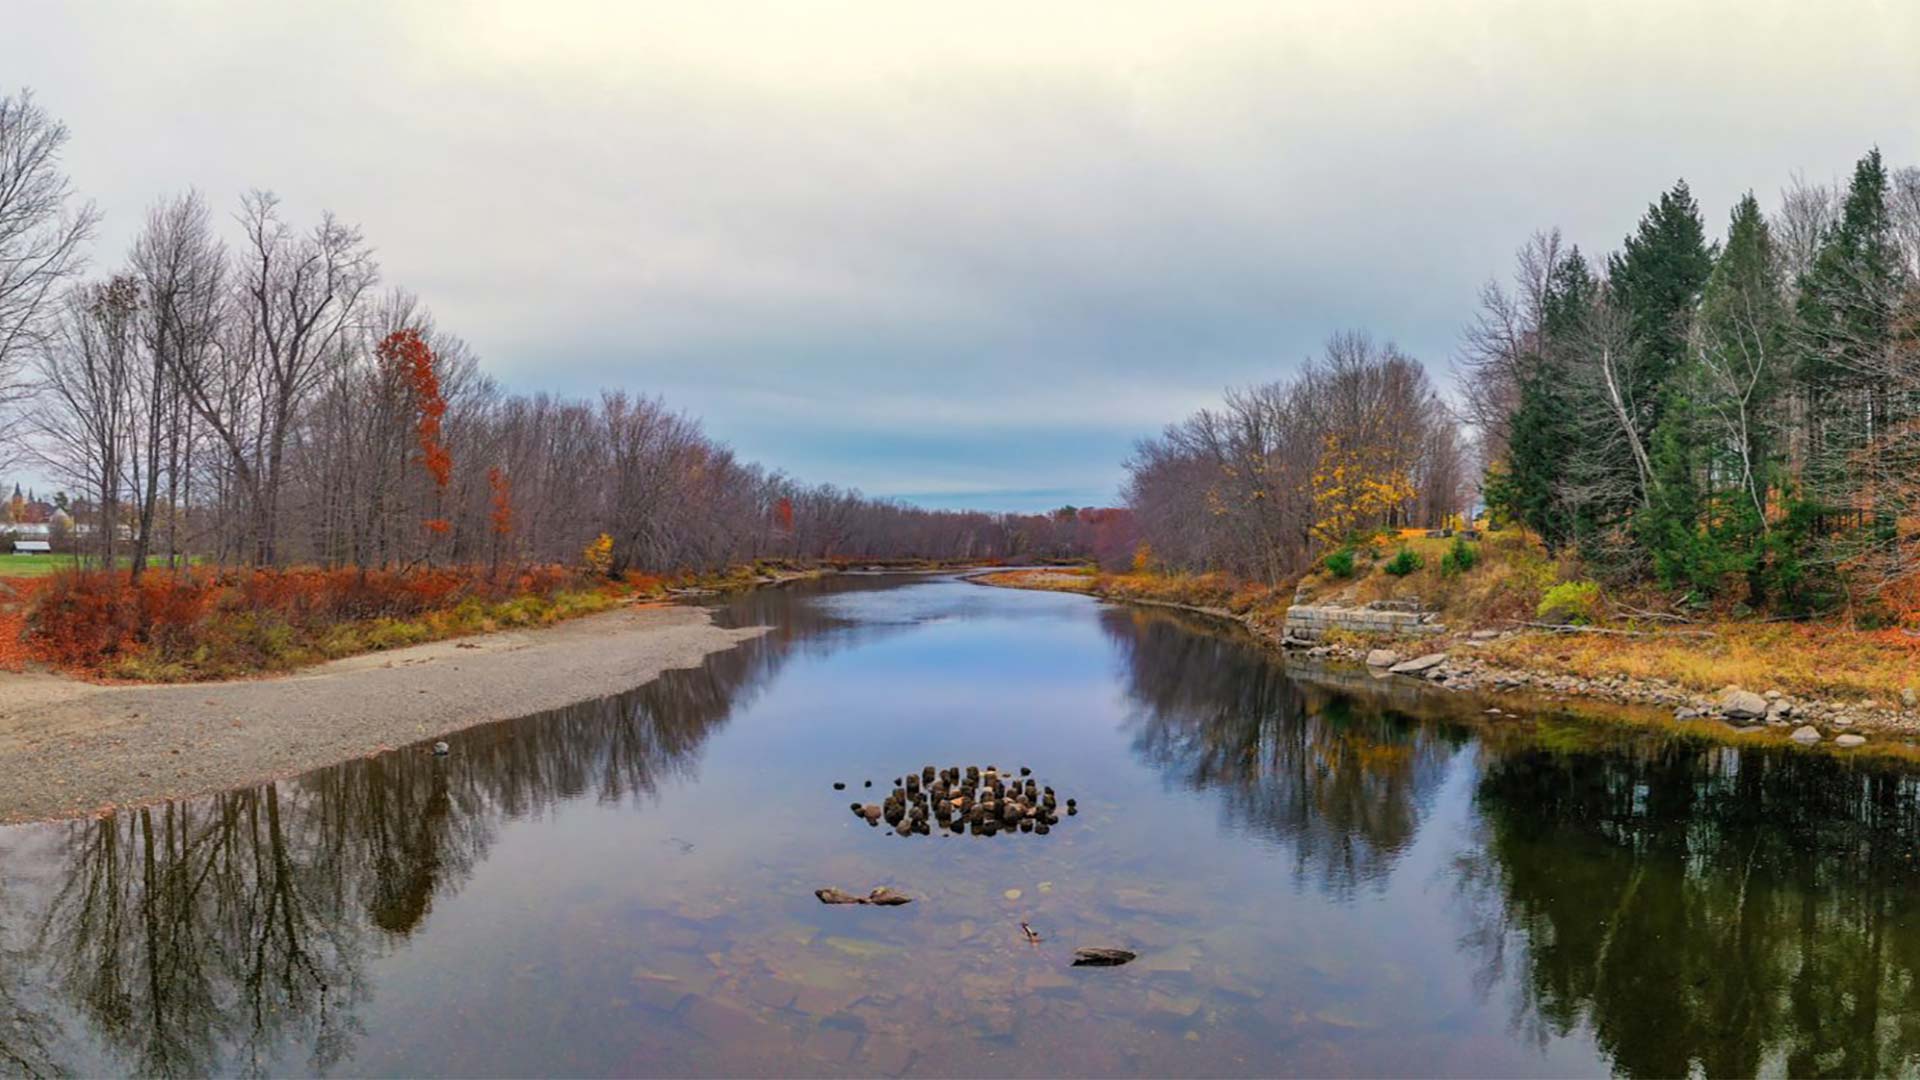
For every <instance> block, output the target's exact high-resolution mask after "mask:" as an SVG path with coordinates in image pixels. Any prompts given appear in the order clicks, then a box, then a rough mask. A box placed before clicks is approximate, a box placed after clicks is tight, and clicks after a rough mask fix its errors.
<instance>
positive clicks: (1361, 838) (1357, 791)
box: [1101, 608, 1468, 893]
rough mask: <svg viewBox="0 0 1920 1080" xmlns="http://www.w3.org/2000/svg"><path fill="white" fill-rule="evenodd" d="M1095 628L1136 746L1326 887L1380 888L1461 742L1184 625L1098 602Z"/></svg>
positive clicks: (1363, 693) (1247, 644)
mask: <svg viewBox="0 0 1920 1080" xmlns="http://www.w3.org/2000/svg"><path fill="white" fill-rule="evenodd" d="M1101 625H1102V626H1103V627H1104V628H1105V630H1106V632H1107V634H1108V636H1109V637H1111V638H1112V639H1113V641H1114V642H1115V643H1116V645H1117V647H1118V650H1119V652H1120V653H1121V655H1122V656H1123V657H1124V658H1125V661H1126V663H1125V669H1126V690H1127V693H1128V695H1129V697H1130V699H1131V702H1132V704H1133V705H1134V706H1135V709H1134V713H1133V716H1132V718H1131V723H1132V724H1133V725H1134V747H1135V750H1136V752H1137V753H1139V754H1140V755H1141V756H1142V757H1144V758H1145V759H1146V760H1148V761H1150V762H1152V763H1153V764H1154V765H1155V766H1156V767H1158V768H1159V769H1160V770H1161V771H1162V772H1163V773H1164V774H1165V775H1167V776H1168V777H1170V778H1173V779H1175V780H1177V781H1178V782H1180V783H1183V784H1185V785H1187V786H1188V787H1191V788H1193V789H1196V790H1211V791H1213V792H1215V793H1216V794H1218V795H1219V797H1220V798H1221V800H1222V805H1223V807H1224V809H1225V813H1226V815H1227V818H1228V820H1229V821H1231V822H1233V823H1234V824H1235V825H1236V826H1238V827H1241V828H1244V829H1247V830H1250V831H1252V832H1254V833H1256V834H1258V835H1260V836H1263V837H1266V838H1269V839H1271V840H1273V841H1274V842H1276V843H1279V844H1281V845H1283V846H1284V847H1285V848H1286V849H1288V850H1289V851H1290V852H1291V854H1292V858H1293V862H1294V866H1295V871H1296V873H1297V874H1300V875H1302V876H1303V877H1308V876H1310V877H1311V878H1312V879H1313V881H1314V882H1315V884H1316V885H1318V886H1319V887H1320V888H1322V889H1325V890H1328V891H1332V892H1335V893H1340V892H1345V891H1348V890H1351V889H1353V888H1355V887H1357V886H1359V885H1361V884H1362V883H1367V882H1372V883H1376V884H1380V883H1384V882H1385V880H1386V877H1387V875H1388V874H1389V873H1390V872H1391V870H1392V869H1393V866H1394V864H1395V861H1396V858H1397V857H1398V856H1399V854H1400V853H1401V852H1402V851H1404V850H1405V849H1406V847H1407V845H1408V844H1410V843H1411V842H1412V840H1413V838H1414V835H1415V833H1417V832H1418V831H1419V828H1420V822H1421V819H1422V817H1423V814H1424V812H1425V809H1426V807H1427V805H1428V804H1429V802H1430V800H1431V798H1432V796H1433V793H1434V791H1435V789H1436V788H1437V787H1438V786H1439V784H1440V781H1441V780H1442V779H1444V778H1445V775H1446V771H1447V763H1448V761H1449V760H1450V759H1451V758H1452V757H1453V755H1454V754H1455V752H1456V751H1458V750H1459V749H1460V747H1461V746H1462V745H1464V744H1465V742H1466V741H1467V737H1468V736H1467V733H1466V731H1465V730H1464V729H1462V728H1458V727H1454V726H1451V725H1445V724H1434V723H1422V722H1421V721H1419V720H1417V719H1415V718H1414V717H1413V716H1412V715H1410V714H1408V713H1403V712H1401V711H1400V710H1399V709H1397V708H1396V707H1395V705H1394V701H1393V699H1392V697H1391V696H1390V691H1389V689H1388V688H1387V687H1385V686H1380V687H1372V686H1368V685H1367V684H1366V683H1365V681H1364V677H1363V678H1362V679H1360V680H1348V681H1346V683H1345V685H1343V686H1340V687H1338V688H1329V687H1327V686H1325V685H1314V684H1312V683H1309V682H1304V681H1301V680H1299V679H1298V678H1295V677H1290V676H1289V674H1288V671H1287V668H1286V667H1285V665H1284V664H1282V663H1281V662H1279V661H1278V660H1276V659H1275V658H1274V657H1273V655H1272V654H1271V653H1270V652H1268V651H1267V650H1265V649H1264V648H1262V647H1261V646H1259V645H1258V644H1257V643H1255V642H1253V641H1251V640H1250V639H1248V638H1246V637H1245V636H1243V635H1240V634H1226V633H1221V632H1219V631H1218V627H1216V626H1213V625H1211V624H1210V623H1207V622H1202V621H1199V620H1196V619H1194V618H1192V617H1188V616H1183V615H1178V614H1175V613H1173V612H1168V611H1160V610H1144V609H1122V608H1110V609H1107V610H1106V611H1104V612H1102V615H1101Z"/></svg>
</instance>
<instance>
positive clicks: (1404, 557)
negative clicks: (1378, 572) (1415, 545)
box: [1380, 548, 1421, 577]
mask: <svg viewBox="0 0 1920 1080" xmlns="http://www.w3.org/2000/svg"><path fill="white" fill-rule="evenodd" d="M1420 566H1421V561H1420V556H1418V555H1415V554H1414V553H1413V552H1412V551H1411V550H1409V549H1407V548H1401V549H1400V550H1399V551H1398V552H1396V553H1394V556H1393V558H1391V559H1388V560H1387V561H1386V563H1385V564H1384V565H1382V566H1381V567H1380V569H1382V570H1385V571H1386V572H1387V573H1389V574H1392V575H1393V576H1394V577H1406V576H1407V575H1408V574H1411V573H1413V572H1414V571H1415V570H1418V569H1420Z"/></svg>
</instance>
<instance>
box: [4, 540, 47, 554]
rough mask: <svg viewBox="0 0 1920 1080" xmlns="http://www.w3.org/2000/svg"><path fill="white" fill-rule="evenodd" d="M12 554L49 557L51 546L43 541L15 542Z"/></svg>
mask: <svg viewBox="0 0 1920 1080" xmlns="http://www.w3.org/2000/svg"><path fill="white" fill-rule="evenodd" d="M13 553H14V554H15V555H51V554H53V545H52V544H51V543H49V542H47V541H45V540H15V541H14V542H13Z"/></svg>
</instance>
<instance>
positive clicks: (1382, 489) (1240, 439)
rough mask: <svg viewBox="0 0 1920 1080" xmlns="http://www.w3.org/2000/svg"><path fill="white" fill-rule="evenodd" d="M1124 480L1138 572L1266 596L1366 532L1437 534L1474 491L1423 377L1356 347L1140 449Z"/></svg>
mask: <svg viewBox="0 0 1920 1080" xmlns="http://www.w3.org/2000/svg"><path fill="white" fill-rule="evenodd" d="M1127 471H1128V474H1129V481H1128V486H1127V500H1128V503H1129V504H1130V505H1131V507H1132V509H1133V511H1134V517H1135V520H1136V521H1137V522H1138V525H1139V529H1140V532H1141V535H1142V537H1143V539H1144V540H1145V541H1146V543H1147V545H1148V552H1147V553H1148V555H1149V561H1151V562H1152V563H1154V564H1157V565H1160V566H1163V567H1168V568H1172V569H1177V570H1193V571H1212V570H1224V571H1227V572H1230V573H1233V574H1236V575H1239V576H1242V577H1246V578H1249V579H1254V580H1261V581H1266V582H1268V583H1269V584H1272V583H1277V582H1279V581H1280V580H1281V579H1282V578H1285V577H1287V576H1288V575H1291V574H1295V573H1298V572H1299V571H1300V570H1302V569H1304V568H1305V567H1306V566H1307V565H1308V564H1309V563H1310V562H1312V560H1313V559H1314V558H1316V557H1317V556H1318V555H1320V554H1321V553H1323V552H1325V551H1327V550H1329V549H1331V548H1335V547H1339V546H1341V545H1344V544H1347V543H1350V542H1352V541H1353V540H1354V539H1355V538H1356V537H1358V536H1361V535H1363V534H1365V533H1367V532H1370V531H1372V530H1375V529H1379V528H1383V527H1392V526H1409V525H1430V526H1440V525H1444V524H1447V523H1449V522H1450V521H1451V520H1452V519H1454V518H1455V516H1456V515H1458V514H1459V512H1460V511H1461V510H1462V509H1463V507H1464V506H1465V505H1466V502H1467V498H1468V496H1469V494H1470V493H1471V491H1472V482H1471V474H1472V469H1471V467H1470V462H1469V455H1468V453H1467V448H1466V444H1465V443H1464V441H1463V440H1462V436H1461V432H1460V425H1459V424H1458V423H1457V422H1456V420H1455V418H1454V416H1453V414H1452V412H1451V411H1450V410H1449V409H1448V407H1447V405H1446V403H1445V402H1444V401H1443V400H1442V399H1441V397H1440V395H1439V394H1438V393H1437V392H1436V391H1435V390H1434V388H1433V385H1432V384H1431V383H1430V382H1429V381H1428V379H1427V373H1426V369H1424V368H1423V367H1421V365H1420V362H1419V361H1418V360H1415V359H1413V358H1412V357H1410V356H1407V355H1406V354H1405V353H1402V352H1401V351H1400V350H1399V349H1397V348H1395V347H1394V346H1392V345H1386V346H1381V345H1377V344H1375V343H1374V342H1373V340H1372V339H1370V338H1368V337H1367V336H1366V335H1364V334H1358V333H1348V334H1341V335H1338V336H1336V337H1334V338H1333V339H1332V340H1331V341H1329V342H1328V343H1327V347H1326V351H1325V354H1324V355H1323V356H1321V357H1319V358H1317V359H1315V360H1313V361H1310V362H1309V363H1308V364H1307V365H1306V368H1305V370H1304V371H1302V372H1301V373H1300V375H1299V376H1298V377H1296V378H1293V379H1290V380H1287V381H1283V382H1275V383H1268V384H1266V385H1264V386H1257V387H1253V388H1252V389H1248V390H1242V391H1236V392H1233V393H1230V394H1228V395H1227V398H1226V401H1225V402H1224V403H1223V404H1222V405H1221V406H1220V407H1219V408H1215V409H1203V410H1201V411H1200V412H1197V413H1195V414H1194V415H1192V416H1191V417H1188V418H1187V419H1186V420H1184V421H1182V422H1181V423H1178V424H1175V425H1173V426H1171V427H1169V428H1167V430H1166V431H1164V432H1162V433H1161V434H1160V435H1158V436H1156V437H1153V438H1150V439H1144V440H1142V441H1141V442H1140V443H1139V444H1138V445H1137V446H1136V447H1135V450H1134V454H1133V457H1132V458H1131V459H1130V460H1129V461H1128V462H1127Z"/></svg>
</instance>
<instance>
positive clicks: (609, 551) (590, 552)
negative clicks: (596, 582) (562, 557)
mask: <svg viewBox="0 0 1920 1080" xmlns="http://www.w3.org/2000/svg"><path fill="white" fill-rule="evenodd" d="M580 561H581V562H583V563H585V564H586V567H587V569H588V570H590V571H592V572H593V573H596V574H600V575H602V576H605V575H606V574H608V573H610V572H611V571H612V570H613V537H611V536H608V535H607V534H606V533H601V534H600V535H599V536H596V537H594V538H593V539H592V540H591V541H590V542H588V544H587V546H586V547H585V548H584V549H582V550H581V552H580Z"/></svg>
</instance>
